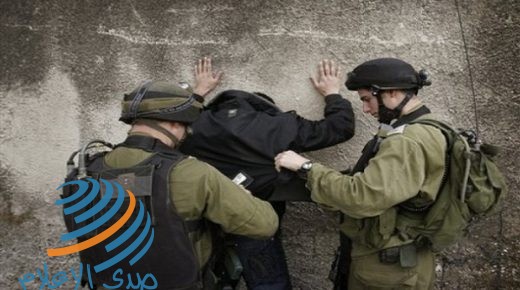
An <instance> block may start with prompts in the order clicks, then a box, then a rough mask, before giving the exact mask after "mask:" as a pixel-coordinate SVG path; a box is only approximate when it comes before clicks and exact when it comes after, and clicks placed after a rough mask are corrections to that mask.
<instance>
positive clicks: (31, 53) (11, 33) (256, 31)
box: [0, 0, 520, 289]
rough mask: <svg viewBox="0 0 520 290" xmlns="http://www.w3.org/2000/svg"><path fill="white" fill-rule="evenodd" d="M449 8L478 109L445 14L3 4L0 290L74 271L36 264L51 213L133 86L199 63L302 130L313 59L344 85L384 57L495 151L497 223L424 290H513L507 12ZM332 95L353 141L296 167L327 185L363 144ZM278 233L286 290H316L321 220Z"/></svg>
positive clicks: (308, 3) (512, 56) (324, 5)
mask: <svg viewBox="0 0 520 290" xmlns="http://www.w3.org/2000/svg"><path fill="white" fill-rule="evenodd" d="M458 8H459V9H460V16H461V21H462V27H463V30H464V35H465V37H466V42H467V50H468V54H469V59H470V62H471V71H472V72H473V82H474V87H475V91H476V98H474V97H473V96H472V94H471V83H470V79H469V71H468V66H467V62H466V54H465V50H464V44H463V41H462V34H461V28H460V26H459V18H458V15H457V6H456V2H455V1H451V0H442V1H429V0H417V1H416V0H402V1H397V0H395V1H394V0H393V1H382V0H379V1H377V0H365V1H362V0H357V1H312V0H289V1H257V0H253V1H231V0H230V1H220V0H219V1H134V0H127V1H64V0H63V1H59V0H54V1H7V0H2V1H0V68H1V73H0V194H1V195H0V246H1V249H0V251H1V252H0V253H1V255H0V269H2V270H1V272H0V289H21V287H20V285H19V284H18V280H17V279H18V278H19V277H21V276H22V275H24V274H25V273H28V272H33V273H35V271H36V269H37V268H42V267H43V265H42V263H43V262H47V263H48V264H49V267H50V269H51V273H52V272H53V271H54V273H55V272H56V271H59V270H64V269H66V268H67V267H69V268H70V267H72V266H74V267H77V266H78V265H77V261H76V260H74V258H73V257H69V258H52V259H51V258H48V257H46V254H45V249H46V248H48V247H55V246H57V245H58V243H59V240H58V238H59V235H60V234H61V233H62V232H63V231H64V226H63V225H62V221H61V217H60V214H59V209H58V208H57V207H55V206H53V201H54V200H55V199H56V198H57V192H56V191H55V190H54V189H55V187H56V186H57V185H59V184H60V183H61V178H62V176H63V175H64V173H65V159H66V158H67V157H68V154H69V153H70V152H71V151H72V150H74V149H76V148H77V147H78V146H79V145H80V144H81V143H82V142H84V141H86V140H89V139H92V138H94V137H100V138H105V139H107V140H108V141H112V142H117V141H120V140H122V138H123V137H124V135H125V132H126V130H127V127H125V126H123V125H122V124H120V123H118V122H117V121H116V119H117V117H118V110H119V101H120V99H121V97H122V94H123V93H124V92H127V91H129V90H130V89H133V88H134V87H135V86H136V85H137V84H138V83H139V82H140V81H142V80H144V79H156V80H159V79H162V80H172V81H181V80H187V81H191V80H192V66H193V64H194V62H195V60H196V59H197V58H198V57H201V56H205V55H210V56H212V57H213V58H214V61H215V65H216V66H217V67H219V68H221V69H222V70H223V71H225V78H224V81H223V84H222V86H221V87H220V89H225V88H239V89H244V90H256V91H263V92H265V93H267V94H268V95H271V96H273V97H274V99H275V100H276V102H277V103H279V104H280V106H281V107H282V108H283V109H287V110H289V109H295V110H297V111H298V112H299V113H300V114H301V115H303V116H306V117H308V118H312V119H318V118H320V117H321V114H322V108H323V102H322V100H321V98H320V97H319V96H318V95H317V94H316V93H315V92H313V89H312V87H311V85H310V83H309V81H308V76H309V75H310V74H311V73H313V72H314V70H315V65H316V64H317V62H318V61H319V60H320V59H321V58H330V59H334V60H336V61H338V62H340V63H341V64H342V66H343V68H346V69H352V68H353V67H354V66H355V65H357V64H359V63H360V62H362V61H365V60H368V59H370V58H374V57H383V56H393V57H400V58H403V59H405V60H407V61H408V62H410V63H412V64H414V65H415V66H416V67H417V68H427V69H429V71H430V73H431V75H432V80H433V85H432V86H431V87H428V88H426V89H425V90H424V91H423V92H422V95H423V96H424V97H425V101H426V102H427V104H428V105H430V107H432V108H433V110H434V111H436V112H437V113H440V114H441V115H443V116H444V117H445V118H446V119H447V120H449V121H452V122H454V123H456V124H458V125H460V126H466V127H475V126H476V125H477V124H478V127H479V129H480V132H481V134H482V136H483V137H485V139H486V140H489V141H490V142H494V143H496V144H498V145H500V146H502V148H503V152H502V154H501V155H500V161H499V163H500V165H501V166H502V168H504V170H505V172H506V174H507V178H508V181H509V184H510V188H511V192H510V194H509V196H508V197H507V200H506V203H505V205H504V207H503V210H502V211H500V213H499V214H497V215H494V216H491V217H489V218H486V219H485V220H484V222H482V223H480V224H478V225H476V226H474V227H472V230H471V232H470V235H469V236H468V238H466V239H465V240H464V241H463V242H461V243H460V244H459V245H458V246H456V247H454V248H453V249H451V250H450V251H448V252H446V253H445V254H443V255H441V256H440V257H439V259H438V267H437V270H438V273H437V274H438V283H437V288H438V289H518V288H520V278H519V277H520V276H519V271H520V267H519V266H518V264H519V262H520V261H519V260H520V248H519V246H518V243H517V241H518V240H519V239H520V227H519V226H518V224H517V221H518V220H519V217H520V210H519V209H520V206H519V197H518V187H519V185H520V178H519V174H518V173H519V167H520V166H519V164H520V154H519V150H518V148H517V146H518V144H520V134H519V133H518V131H517V126H518V124H520V86H519V85H518V82H517V80H518V79H519V78H520V75H519V74H520V73H519V71H518V68H517V66H518V64H519V50H520V45H519V43H520V35H519V31H520V30H519V29H520V23H519V18H520V4H519V3H518V1H515V0H510V1H506V0H502V1H499V0H482V1H476V0H475V1H469V0H459V3H458ZM343 93H344V95H345V96H346V97H347V98H349V99H350V100H352V101H353V103H354V106H355V108H356V113H357V120H358V123H357V135H356V137H354V138H353V139H352V140H351V141H349V142H347V143H345V144H341V145H338V146H335V147H333V148H329V149H326V150H322V151H320V152H312V153H309V154H308V156H310V157H311V158H313V159H316V160H319V161H320V162H323V163H326V164H329V165H331V166H332V167H335V168H338V169H343V168H345V167H347V166H348V165H351V164H353V163H354V162H355V160H356V158H357V157H358V156H359V154H360V150H361V148H362V146H363V144H364V142H365V141H366V140H368V139H369V138H370V136H371V134H372V133H373V132H374V130H375V128H376V123H375V122H374V120H371V118H370V117H369V116H364V115H363V114H362V112H361V110H360V107H361V106H360V102H359V101H358V100H357V97H356V96H355V94H353V93H352V92H348V91H346V90H344V91H343ZM284 230H285V232H284V234H285V245H286V249H287V252H288V260H289V265H290V268H291V271H292V276H293V283H294V286H295V288H296V289H329V288H330V284H329V282H328V281H327V280H326V275H327V273H328V269H329V265H330V260H331V256H332V252H333V250H334V249H335V247H336V243H337V235H336V228H335V217H334V215H333V214H330V213H327V212H324V211H323V210H322V209H320V208H318V207H316V206H314V205H311V204H306V203H293V204H291V206H290V207H289V213H288V215H287V218H286V220H285V225H284ZM29 284H30V283H28V285H29ZM30 285H31V287H33V288H34V289H37V288H38V285H37V283H33V284H30ZM67 285H68V286H67ZM67 287H69V288H70V289H73V284H66V286H64V287H63V288H62V289H69V288H67ZM33 288H28V289H33Z"/></svg>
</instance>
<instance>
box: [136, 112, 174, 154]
mask: <svg viewBox="0 0 520 290" xmlns="http://www.w3.org/2000/svg"><path fill="white" fill-rule="evenodd" d="M139 121H140V122H141V123H142V124H145V125H146V126H148V127H150V128H153V129H155V130H157V131H159V132H161V133H163V134H164V135H165V136H166V137H168V139H170V140H171V141H172V145H171V147H172V148H176V147H177V146H178V145H180V142H179V138H177V137H176V136H175V135H173V134H172V133H171V132H170V131H168V130H166V129H165V128H164V127H163V126H161V125H159V122H158V121H155V120H151V119H140V120H139ZM182 139H184V137H183V138H182Z"/></svg>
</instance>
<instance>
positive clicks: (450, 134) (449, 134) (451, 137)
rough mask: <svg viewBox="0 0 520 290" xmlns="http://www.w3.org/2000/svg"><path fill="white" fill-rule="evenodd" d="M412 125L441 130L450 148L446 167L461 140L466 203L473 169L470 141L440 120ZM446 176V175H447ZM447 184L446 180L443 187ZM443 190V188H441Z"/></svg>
mask: <svg viewBox="0 0 520 290" xmlns="http://www.w3.org/2000/svg"><path fill="white" fill-rule="evenodd" d="M412 123H419V124H424V125H429V126H433V127H435V128H437V129H439V130H441V132H442V134H443V135H444V137H445V138H446V142H447V143H448V146H447V148H446V166H449V161H450V159H451V158H452V157H451V151H452V149H453V145H454V144H455V141H456V139H459V140H460V141H461V142H462V144H463V145H464V148H465V152H466V153H467V154H465V155H464V156H463V157H464V159H465V166H464V177H463V180H462V186H461V188H460V194H459V196H460V200H461V202H464V201H465V200H466V187H467V185H468V178H469V173H470V169H471V158H470V156H469V153H470V152H471V147H470V146H469V143H468V140H467V139H466V138H465V137H464V136H462V135H461V134H459V130H457V129H455V128H453V127H452V126H450V125H449V124H448V123H446V122H443V121H439V120H433V119H419V120H416V121H414V122H412ZM445 175H446V173H445ZM443 179H447V177H443ZM444 183H446V181H445V180H443V185H444ZM441 189H442V186H441Z"/></svg>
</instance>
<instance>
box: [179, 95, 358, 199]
mask: <svg viewBox="0 0 520 290" xmlns="http://www.w3.org/2000/svg"><path fill="white" fill-rule="evenodd" d="M325 103H326V105H325V112H324V115H325V118H324V119H322V120H319V121H311V120H307V119H305V118H302V117H300V116H298V115H297V114H296V113H295V112H294V111H290V112H282V111H281V110H280V109H279V108H278V107H277V106H275V105H274V104H272V103H271V102H269V101H267V100H266V99H265V98H263V97H261V96H259V95H256V94H252V93H248V92H244V91H239V90H228V91H224V92H222V93H220V94H219V95H218V96H216V97H215V98H214V99H213V100H212V101H211V102H210V103H209V104H208V105H207V106H206V109H205V110H204V111H203V112H202V114H201V116H200V118H199V119H198V120H197V121H196V122H195V123H194V124H192V129H193V135H191V136H190V137H188V138H187V140H186V141H185V142H184V143H183V145H182V147H181V150H182V151H183V152H184V153H186V154H189V155H192V156H195V157H197V158H199V159H201V160H203V161H206V162H208V163H209V164H211V165H213V166H214V167H216V168H217V169H218V170H220V171H221V172H222V173H223V174H225V175H226V176H228V177H229V178H233V177H234V176H235V175H237V173H239V172H244V173H246V174H247V175H249V176H250V177H252V178H253V182H252V183H251V184H250V185H249V186H247V189H249V190H250V191H251V192H252V193H253V194H254V195H256V196H258V197H260V198H264V199H266V198H268V197H269V195H270V194H271V193H272V190H273V188H274V186H275V184H276V183H277V182H282V183H283V182H285V181H288V180H289V179H290V177H291V175H290V173H289V172H288V171H282V173H278V172H277V171H276V170H275V168H274V157H275V156H276V155H277V154H278V153H280V152H282V151H285V150H294V151H296V152H305V151H312V150H318V149H322V148H325V147H329V146H332V145H336V144H338V143H341V142H344V141H346V140H348V139H350V138H352V136H353V135H354V113H353V111H352V106H351V104H350V102H349V101H348V100H346V99H343V98H342V97H341V95H339V94H332V95H328V96H326V97H325Z"/></svg>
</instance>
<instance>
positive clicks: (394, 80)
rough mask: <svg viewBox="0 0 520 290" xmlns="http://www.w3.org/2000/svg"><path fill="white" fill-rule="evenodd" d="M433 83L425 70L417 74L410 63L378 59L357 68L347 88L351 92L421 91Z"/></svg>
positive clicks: (349, 79)
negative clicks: (368, 89) (364, 90)
mask: <svg viewBox="0 0 520 290" xmlns="http://www.w3.org/2000/svg"><path fill="white" fill-rule="evenodd" d="M429 85H431V82H430V81H429V80H428V75H427V74H426V71H425V70H421V71H420V72H417V71H416V70H415V69H414V68H413V67H412V66H411V65H410V64H409V63H407V62H405V61H402V60H400V59H396V58H378V59H373V60H369V61H367V62H364V63H362V64H360V65H359V66H357V67H356V68H355V69H354V70H353V71H352V72H349V73H348V78H347V81H346V82H345V86H347V88H348V89H349V90H351V91H355V90H358V89H364V88H371V89H375V90H393V89H420V88H422V87H423V86H429Z"/></svg>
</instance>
